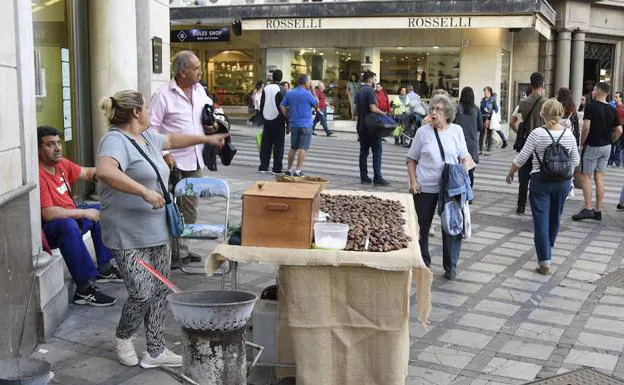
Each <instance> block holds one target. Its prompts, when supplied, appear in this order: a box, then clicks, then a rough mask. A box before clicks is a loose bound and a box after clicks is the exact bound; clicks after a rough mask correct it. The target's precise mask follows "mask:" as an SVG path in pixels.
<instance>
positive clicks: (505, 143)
mask: <svg viewBox="0 0 624 385" xmlns="http://www.w3.org/2000/svg"><path fill="white" fill-rule="evenodd" d="M501 148H503V149H504V148H507V141H506V140H504V141H503V145H502V146H501Z"/></svg>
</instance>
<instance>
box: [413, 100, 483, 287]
mask: <svg viewBox="0 0 624 385" xmlns="http://www.w3.org/2000/svg"><path fill="white" fill-rule="evenodd" d="M430 113H431V124H428V125H426V126H423V127H420V128H419V129H418V131H416V136H415V137H414V141H413V142H412V146H411V147H410V150H409V152H408V153H407V174H408V178H409V191H410V193H412V194H414V205H415V206H416V215H417V216H418V225H419V226H420V241H419V242H420V253H421V255H422V258H423V261H424V262H425V264H426V265H427V266H430V265H431V256H430V255H429V229H430V228H431V222H432V221H433V216H434V215H435V212H436V206H437V204H438V194H439V192H440V179H441V177H442V172H443V170H444V164H445V163H449V164H458V163H459V162H460V161H461V163H462V164H468V165H470V166H472V165H474V162H473V160H472V157H471V156H470V153H469V152H468V148H467V147H466V139H465V138H464V132H463V130H462V128H461V127H460V126H458V125H457V124H454V123H451V122H452V121H454V120H455V106H454V105H453V102H452V101H451V99H450V98H449V97H448V96H447V95H436V96H434V97H433V98H432V99H431V107H430ZM434 130H436V131H437V132H438V135H439V136H440V142H441V143H442V147H443V149H444V158H445V159H446V162H445V161H444V160H443V159H442V155H441V153H440V147H439V146H438V141H437V139H436V135H435V131H434ZM461 242H462V237H461V235H457V236H453V235H449V234H446V233H445V232H444V231H442V259H443V264H444V270H445V276H446V278H447V279H455V274H456V270H455V269H456V266H457V260H458V259H459V252H460V249H461Z"/></svg>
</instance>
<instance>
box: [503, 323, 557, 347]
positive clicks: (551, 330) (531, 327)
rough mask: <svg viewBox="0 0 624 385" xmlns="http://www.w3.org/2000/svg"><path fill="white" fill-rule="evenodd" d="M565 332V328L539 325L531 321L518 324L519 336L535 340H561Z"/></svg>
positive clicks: (517, 331) (517, 333) (517, 332)
mask: <svg viewBox="0 0 624 385" xmlns="http://www.w3.org/2000/svg"><path fill="white" fill-rule="evenodd" d="M564 332H565V329H562V328H558V327H554V326H547V325H539V324H535V323H531V322H523V323H521V324H520V326H518V329H517V330H516V333H515V334H516V335H517V336H518V337H524V338H531V339H534V340H540V341H544V342H555V343H557V342H559V340H560V339H561V336H562V335H563V333H564Z"/></svg>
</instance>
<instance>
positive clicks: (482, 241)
mask: <svg viewBox="0 0 624 385" xmlns="http://www.w3.org/2000/svg"><path fill="white" fill-rule="evenodd" d="M466 243H478V244H480V245H491V244H493V243H496V239H491V238H485V237H482V236H476V237H475V236H473V237H471V238H470V239H468V240H466Z"/></svg>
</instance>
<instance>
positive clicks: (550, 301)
mask: <svg viewBox="0 0 624 385" xmlns="http://www.w3.org/2000/svg"><path fill="white" fill-rule="evenodd" d="M538 306H540V307H551V308H555V309H561V310H568V311H573V312H577V311H579V309H580V308H581V306H583V302H582V301H572V300H567V299H561V298H555V297H546V298H544V299H542V300H541V301H540V303H539V304H538Z"/></svg>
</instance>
